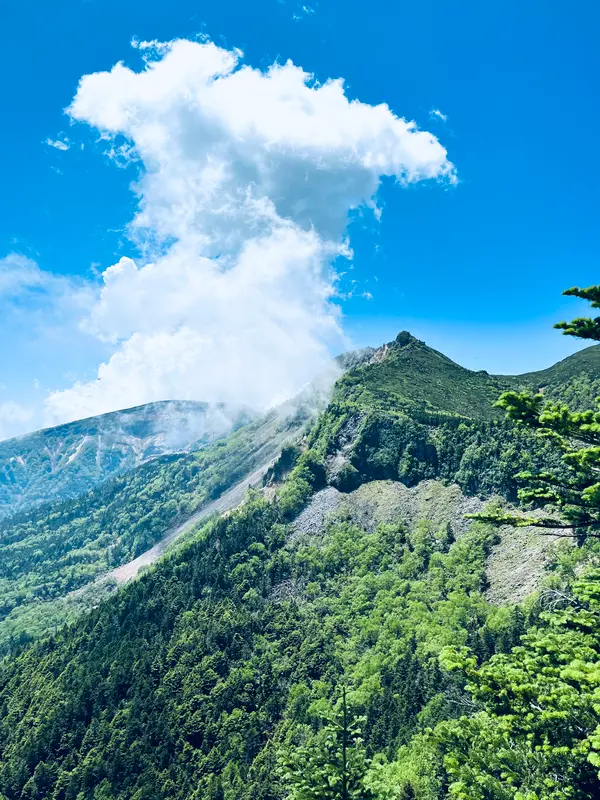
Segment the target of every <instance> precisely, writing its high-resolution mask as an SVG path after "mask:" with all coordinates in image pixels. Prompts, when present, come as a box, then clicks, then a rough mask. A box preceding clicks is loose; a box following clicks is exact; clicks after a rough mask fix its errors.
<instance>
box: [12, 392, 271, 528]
mask: <svg viewBox="0 0 600 800" xmlns="http://www.w3.org/2000/svg"><path fill="white" fill-rule="evenodd" d="M257 416H258V415H257V414H255V413H254V412H252V411H251V410H250V409H243V408H233V407H228V406H226V405H225V404H217V405H214V404H213V405H209V404H208V403H194V402H172V401H170V402H164V403H149V404H148V405H145V406H139V407H138V408H129V409H126V410H124V411H115V412H113V413H111V414H103V415H102V416H99V417H91V418H89V419H84V420H79V421H77V422H70V423H68V424H67V425H59V426H58V427H56V428H48V429H46V430H43V431H38V432H36V433H31V434H29V435H27V436H20V437H19V438H17V439H8V440H6V441H3V442H0V517H2V516H7V515H9V514H12V513H14V512H15V510H25V509H27V508H30V507H32V506H35V505H39V504H40V503H43V502H47V501H50V500H56V499H66V498H72V497H76V496H78V495H80V494H82V493H84V492H87V491H89V490H90V489H93V488H94V487H95V486H98V485H99V484H101V483H103V482H104V481H105V480H107V479H108V478H111V477H114V476H117V475H120V474H123V473H125V472H127V471H128V470H130V469H134V468H135V467H138V466H140V465H141V464H144V463H146V462H148V461H150V460H152V459H153V458H157V457H159V456H162V455H166V454H169V453H182V452H187V451H190V450H198V449H199V448H200V447H201V446H203V445H205V444H207V443H209V442H212V441H214V440H215V439H218V438H221V437H223V436H226V435H227V434H228V433H230V432H231V431H232V430H236V429H237V428H239V427H241V426H242V425H245V424H246V423H248V422H250V421H251V420H252V419H256V418H257Z"/></svg>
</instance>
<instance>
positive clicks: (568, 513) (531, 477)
mask: <svg viewBox="0 0 600 800" xmlns="http://www.w3.org/2000/svg"><path fill="white" fill-rule="evenodd" d="M564 294H565V295H570V296H574V297H579V298H581V299H584V300H588V301H589V302H590V303H591V307H592V308H600V285H598V286H589V287H588V288H587V289H580V288H578V287H573V288H572V289H567V291H565V292H564ZM554 327H555V328H558V329H559V330H562V331H563V333H564V334H565V335H566V336H575V337H577V338H580V339H591V340H593V341H598V342H600V317H595V318H589V317H578V318H576V319H573V320H572V321H571V322H559V323H557V324H556V325H555V326H554ZM496 405H497V406H498V407H500V408H503V409H504V410H505V411H506V415H507V417H508V418H509V419H511V420H513V421H515V422H516V423H517V424H520V425H526V426H528V427H530V428H533V429H534V430H535V431H536V432H537V433H538V434H539V435H540V436H542V437H546V438H548V439H552V440H553V441H554V442H555V443H556V445H557V446H558V447H559V448H560V449H561V450H562V462H563V465H564V468H563V469H562V470H560V471H556V472H551V471H545V472H536V473H534V472H521V473H518V474H517V475H516V476H515V478H516V479H517V480H518V481H519V483H520V484H521V488H520V489H519V492H518V496H519V499H520V500H521V501H522V502H523V503H525V504H526V505H528V506H529V507H530V508H538V509H539V508H547V510H548V511H549V512H550V513H549V514H548V515H547V516H537V515H536V516H530V515H515V514H508V513H506V512H504V511H502V510H501V509H498V510H495V511H494V512H492V513H487V514H486V513H483V514H475V515H472V517H473V518H476V519H479V520H483V521H486V522H493V523H496V524H502V523H510V524H513V525H517V526H520V527H522V526H535V527H538V528H548V529H551V530H552V533H549V534H548V535H555V536H556V535H558V536H567V537H576V538H577V539H579V540H582V539H585V538H587V537H600V398H597V408H595V409H589V410H586V411H582V412H573V411H571V410H570V409H569V407H568V406H567V405H565V404H564V403H560V402H551V401H546V400H545V398H544V395H543V392H542V391H540V392H539V393H538V394H531V393H529V392H514V391H512V392H505V393H504V394H502V395H501V396H500V398H499V400H498V401H497V403H496Z"/></svg>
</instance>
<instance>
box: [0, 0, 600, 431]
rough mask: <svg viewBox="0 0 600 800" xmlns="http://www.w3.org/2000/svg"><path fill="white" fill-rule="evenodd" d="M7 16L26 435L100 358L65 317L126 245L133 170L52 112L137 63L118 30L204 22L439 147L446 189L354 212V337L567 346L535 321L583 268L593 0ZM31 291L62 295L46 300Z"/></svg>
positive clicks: (2, 215)
mask: <svg viewBox="0 0 600 800" xmlns="http://www.w3.org/2000/svg"><path fill="white" fill-rule="evenodd" d="M3 16H4V24H3V26H2V29H1V31H0V39H1V47H0V59H1V61H2V64H1V67H0V74H2V83H3V92H2V93H3V103H4V119H5V124H4V125H3V126H2V127H1V129H0V148H1V152H2V153H3V164H2V175H3V180H2V191H1V192H0V204H1V208H0V258H1V257H3V256H5V255H7V254H8V253H11V252H12V253H15V252H16V253H18V254H20V255H22V256H26V257H27V258H29V259H31V260H32V261H33V262H35V263H36V264H37V265H38V266H39V268H40V269H41V270H42V271H43V272H44V275H45V276H46V277H45V278H44V282H42V284H40V285H41V286H42V285H43V288H42V289H40V291H41V292H42V294H43V295H44V298H45V299H42V301H40V298H39V297H38V296H37V294H36V291H28V292H27V293H26V296H21V297H15V296H14V295H12V296H11V297H9V298H6V297H5V298H2V296H0V305H1V304H3V303H4V310H3V321H0V327H1V328H2V330H1V331H0V332H1V333H2V336H3V339H4V341H5V342H7V341H8V342H10V346H9V347H7V348H3V350H2V353H1V354H0V369H1V374H0V384H1V385H2V388H1V390H0V404H1V403H12V402H14V403H18V404H19V405H20V406H23V407H27V408H31V409H33V411H31V414H32V415H33V416H30V417H29V419H28V421H25V420H24V419H23V422H22V424H23V425H24V426H25V427H27V426H28V425H29V426H31V425H33V424H34V422H35V423H37V421H38V419H41V417H39V414H40V413H41V412H40V411H39V408H41V407H42V405H41V404H43V402H44V398H45V397H46V395H47V393H48V392H52V391H57V390H64V389H68V387H70V386H71V385H72V384H73V383H75V382H80V383H81V382H85V381H93V380H95V379H96V376H97V370H98V365H99V363H100V362H102V361H103V360H104V361H106V360H107V359H109V358H110V357H111V355H112V354H113V353H114V350H115V343H114V337H113V339H112V340H111V341H108V339H110V337H109V336H107V335H89V333H88V335H82V336H79V335H73V332H72V330H73V329H72V327H70V325H71V322H70V321H71V320H72V318H74V317H75V316H76V315H77V311H76V309H75V310H74V307H77V305H78V303H80V302H81V304H82V307H83V306H85V304H86V300H85V297H84V295H85V292H86V291H88V289H90V291H91V290H93V287H94V282H95V281H96V282H97V281H98V280H99V277H98V276H99V275H100V273H101V272H102V271H103V270H105V269H106V268H107V267H108V266H110V265H111V264H114V263H115V262H117V261H118V260H119V258H121V257H122V256H131V257H133V258H136V257H138V258H139V252H138V247H137V246H136V243H134V242H133V241H132V240H131V237H130V235H128V229H127V225H128V224H129V223H130V221H131V219H132V218H133V216H134V214H135V212H136V208H137V203H138V199H137V198H136V196H135V194H134V193H132V191H131V188H130V187H131V183H132V181H134V180H135V178H136V174H137V173H136V169H137V167H136V165H135V164H133V165H130V166H129V167H128V168H126V169H123V168H121V169H120V168H118V167H117V166H115V163H114V161H111V160H110V159H109V158H107V157H106V155H105V153H106V147H105V142H100V143H99V142H98V131H97V130H96V129H94V127H93V126H91V125H89V124H87V125H86V124H82V123H79V124H75V125H73V124H71V122H70V120H69V118H68V117H67V116H66V115H65V114H64V111H63V110H64V109H65V108H66V107H67V106H68V105H69V104H70V103H71V102H72V100H73V97H74V95H75V92H76V90H77V85H78V81H79V79H80V78H81V76H83V75H86V74H89V73H94V72H98V71H101V70H109V69H111V68H112V67H113V65H114V64H115V63H116V62H118V61H124V62H125V63H126V64H127V65H130V66H131V67H132V68H133V69H135V70H139V69H140V68H141V61H140V53H139V51H136V50H134V49H132V48H131V47H130V41H131V40H132V37H136V38H137V39H138V40H140V41H143V40H158V41H163V42H167V41H170V40H173V39H175V38H179V37H183V38H190V39H193V38H194V37H195V36H197V35H198V34H204V35H205V36H208V37H210V39H211V40H212V41H213V42H215V43H216V44H217V45H219V46H220V47H221V48H223V49H225V50H232V48H240V49H241V50H242V51H243V53H244V61H245V62H246V63H247V64H249V65H251V66H253V67H255V68H258V69H262V70H264V69H266V68H267V67H268V66H269V65H271V64H272V63H273V62H275V61H279V62H281V63H283V62H285V61H286V60H287V59H291V60H292V61H293V62H294V64H295V65H298V66H300V67H302V68H303V69H304V70H305V71H307V72H311V73H314V75H315V77H316V79H317V80H318V81H321V82H324V81H326V80H327V79H328V78H336V77H342V78H343V79H344V81H345V85H346V94H347V96H348V98H349V99H353V98H359V99H360V101H362V102H363V103H365V104H369V105H377V104H379V103H383V102H385V103H387V104H388V106H389V107H390V109H391V110H392V111H393V112H394V113H395V114H396V115H397V116H399V117H403V118H405V119H408V120H415V121H416V123H417V124H418V126H419V128H421V129H423V130H427V131H430V132H431V133H432V134H434V136H436V137H437V138H438V139H439V141H440V143H441V145H443V147H444V148H445V149H446V150H447V155H448V159H449V160H450V161H451V162H452V164H453V165H454V166H455V168H456V174H457V176H458V182H457V183H456V184H455V185H453V184H451V183H448V182H446V183H444V184H441V183H439V182H436V181H418V182H415V183H414V184H412V185H409V186H408V187H405V188H399V187H398V186H397V185H395V181H394V180H393V179H391V178H384V179H383V184H382V186H381V189H380V192H379V201H378V202H379V205H380V207H381V208H382V215H381V219H380V220H379V221H377V220H376V219H374V218H373V216H372V215H368V214H367V215H358V219H355V220H354V221H353V222H352V224H351V226H350V244H351V246H352V249H353V251H354V257H353V259H352V262H351V263H348V264H347V266H346V267H344V269H343V270H341V271H345V272H346V275H345V276H344V277H343V278H342V280H341V282H340V284H339V287H340V289H341V293H342V295H343V296H342V297H341V298H338V299H337V300H336V303H338V304H339V305H340V306H341V308H342V312H343V315H344V318H343V328H344V331H345V333H346V334H347V336H348V337H349V338H350V339H351V340H352V342H353V343H355V344H357V345H364V344H378V343H379V342H381V341H385V340H389V339H390V338H392V337H393V336H395V334H396V333H397V332H398V330H400V329H404V328H408V329H409V330H411V331H412V332H413V333H415V334H416V335H417V336H419V337H421V338H424V339H425V340H426V341H427V342H428V343H430V344H432V345H433V346H435V347H436V348H438V349H441V350H443V351H444V352H446V353H447V354H448V355H450V356H451V357H453V358H454V359H455V360H457V361H459V362H460V363H462V364H464V365H465V366H469V367H472V368H475V369H483V368H485V369H487V370H488V371H490V372H519V371H525V370H529V369H537V368H542V367H544V366H547V365H548V364H550V363H551V362H553V361H555V360H557V359H559V358H561V357H564V356H565V355H567V354H569V353H570V352H572V351H573V350H574V349H576V348H577V346H578V345H577V343H575V342H573V341H571V340H569V339H567V338H565V337H561V336H560V335H559V334H558V333H557V332H553V331H552V330H551V325H552V323H553V322H554V321H555V320H557V319H561V318H565V317H569V318H570V317H571V316H574V315H575V314H576V313H579V312H580V311H581V310H582V308H581V307H580V306H579V305H578V304H577V303H576V302H575V301H573V300H569V299H566V298H562V297H561V294H560V293H561V291H562V290H563V289H564V288H566V287H568V286H571V285H573V284H579V285H588V284H590V283H594V282H597V280H598V273H597V269H595V267H596V265H597V262H598V253H599V244H600V242H599V227H598V211H599V201H598V192H597V187H596V184H597V179H598V176H597V173H598V159H597V155H596V144H595V140H596V138H597V134H596V132H597V129H598V122H599V119H598V117H599V115H600V111H599V110H598V103H597V81H598V57H597V53H596V50H597V42H596V32H597V30H598V26H599V24H600V19H599V17H600V10H599V9H598V6H597V4H594V3H591V2H582V3H577V4H574V5H571V6H570V7H569V8H568V9H567V6H566V4H564V3H559V2H548V1H547V0H546V1H545V2H542V1H541V0H540V2H530V1H528V0H526V2H516V0H512V1H511V2H507V3H504V4H501V5H493V4H492V5H490V4H483V3H479V2H464V3H459V4H449V3H447V2H437V1H436V2H428V3H419V4H417V3H414V4H399V3H394V2H391V0H387V1H386V2H383V1H382V0H371V2H369V3H364V2H358V1H357V0H346V2H343V3H342V2H338V0H336V1H335V2H334V1H333V0H332V1H331V2H327V1H326V0H322V2H320V3H318V4H317V3H311V2H310V0H308V2H307V4H306V5H305V4H303V3H302V2H277V1H276V0H258V1H257V2H254V3H252V4H248V3H242V2H237V0H236V1H235V2H234V1H233V0H222V2H220V3H216V4H207V3H205V4H203V3H198V2H194V3H192V2H185V1H181V0H180V1H179V2H177V3H142V2H132V1H131V0H121V1H120V2H119V3H117V2H114V0H103V2H96V0H85V1H84V2H64V1H63V2H57V3H54V4H52V5H49V4H47V3H41V2H22V3H18V4H17V3H11V4H10V6H9V8H8V11H6V10H5V11H4V14H3ZM434 109H438V110H439V111H440V112H441V114H442V115H444V116H445V117H446V119H445V120H444V119H443V118H442V116H440V115H432V114H431V112H432V110H434ZM47 140H51V141H54V142H57V141H66V140H68V141H69V145H70V146H69V149H68V150H61V149H58V148H57V147H56V146H52V145H50V144H46V142H47ZM82 145H83V148H82ZM103 153H104V154H103ZM138 245H139V242H138ZM48 276H52V280H53V281H54V280H55V279H56V281H58V282H56V281H55V283H53V284H52V287H57V288H51V289H50V290H49V289H48V283H47V278H48ZM61 276H66V278H67V280H71V281H75V284H74V285H76V287H77V292H80V293H81V294H82V297H79V295H78V297H77V298H76V299H75V300H73V296H72V295H73V292H72V291H70V292H69V293H68V294H69V297H68V300H67V301H64V302H66V304H67V306H68V308H63V307H61V306H60V303H62V302H63V299H62V298H63V292H62V289H61V288H60V286H61V284H60V279H61ZM79 279H81V280H82V281H83V282H84V283H81V284H78V283H77V281H78V280H79ZM90 287H91V288H90ZM48 292H50V293H52V292H55V293H56V294H57V296H58V297H59V298H60V302H58V301H57V302H56V303H54V305H53V307H52V311H51V312H48V310H47V302H46V300H47V297H46V295H47V294H48ZM7 304H8V305H7ZM48 314H50V317H51V319H48V318H47V315H48ZM82 315H83V312H82ZM83 316H84V315H83ZM63 318H64V319H63ZM63 321H64V322H65V324H64V325H62V322H63ZM88 327H89V326H88ZM130 333H131V331H129V332H128V334H127V335H129V334H130ZM119 335H120V334H119ZM334 346H335V345H334ZM280 355H281V354H280ZM155 391H158V392H160V386H159V387H158V388H156V387H155ZM170 391H171V392H172V391H173V388H172V386H171V387H170ZM190 391H192V390H191V389H190ZM134 395H135V393H134ZM134 399H135V397H134ZM198 399H204V398H198ZM123 402H125V400H124V401H123ZM38 407H39V408H38ZM107 410H108V409H107ZM69 413H72V412H69ZM15 424H16V425H17V427H18V424H19V423H15ZM1 432H2V431H1V429H0V433H1ZM7 432H12V430H9V428H7Z"/></svg>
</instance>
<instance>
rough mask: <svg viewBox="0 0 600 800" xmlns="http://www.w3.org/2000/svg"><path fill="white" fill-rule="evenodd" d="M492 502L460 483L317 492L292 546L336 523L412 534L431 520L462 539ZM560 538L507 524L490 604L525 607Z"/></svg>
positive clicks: (490, 573)
mask: <svg viewBox="0 0 600 800" xmlns="http://www.w3.org/2000/svg"><path fill="white" fill-rule="evenodd" d="M487 502H488V501H486V500H482V499H481V498H478V497H468V496H466V495H464V494H463V492H462V491H461V489H460V487H459V486H457V485H456V484H453V485H451V486H446V485H445V484H443V483H441V482H440V481H435V480H429V481H422V482H421V483H419V484H418V485H417V486H413V487H407V486H405V485H404V484H402V483H399V482H398V481H372V482H370V483H364V484H362V486H360V487H359V488H358V489H356V490H355V491H353V492H350V493H348V494H344V493H342V492H340V491H338V490H337V489H335V488H334V487H332V486H328V487H327V488H326V489H322V490H321V491H320V492H317V493H316V494H315V495H314V496H313V498H312V499H311V501H310V502H309V503H308V505H307V506H306V508H305V509H304V510H303V511H302V512H301V513H300V514H299V515H298V517H297V518H296V520H295V521H294V523H293V526H292V534H291V536H290V539H289V544H290V545H296V544H308V543H311V542H315V541H316V540H319V539H322V538H323V537H325V536H326V535H327V527H328V525H329V524H330V523H332V522H335V521H336V520H339V519H341V518H346V519H350V520H351V521H352V522H354V523H356V524H357V525H358V526H359V527H361V528H363V529H364V530H366V531H372V530H374V529H375V528H376V527H377V525H379V524H380V523H393V522H398V521H399V522H401V523H402V524H403V525H405V526H406V527H407V528H408V529H409V530H410V529H411V528H413V527H414V526H415V525H416V524H417V523H419V522H421V521H423V520H427V521H429V522H432V523H433V524H434V525H435V526H441V525H442V524H444V523H449V524H450V527H451V529H452V533H453V535H454V537H455V538H456V539H460V537H461V536H463V535H464V534H465V533H466V532H467V531H468V529H469V527H470V526H471V524H472V521H471V520H470V519H467V515H468V514H476V513H478V512H479V511H481V510H482V509H483V508H484V506H485V505H486V503H487ZM556 541H557V537H556V536H544V535H541V534H540V532H539V531H538V530H537V529H535V528H514V527H512V526H509V525H506V526H503V527H502V528H500V529H499V531H498V542H497V543H496V544H495V545H494V547H493V548H492V551H491V553H490V556H489V559H488V565H487V570H486V574H487V579H488V588H487V591H486V597H487V599H488V600H489V601H490V602H491V603H494V604H498V605H502V604H511V603H520V602H521V601H522V600H524V599H525V598H526V597H527V596H528V595H530V594H531V593H532V592H534V591H536V590H537V589H538V588H539V587H540V585H541V584H542V582H543V580H544V578H545V577H546V575H547V574H548V573H547V566H548V563H549V562H550V560H551V557H552V552H553V548H554V545H555V543H556Z"/></svg>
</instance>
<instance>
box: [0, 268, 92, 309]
mask: <svg viewBox="0 0 600 800" xmlns="http://www.w3.org/2000/svg"><path fill="white" fill-rule="evenodd" d="M94 296H95V292H94V289H93V287H92V286H90V285H89V284H88V283H87V282H85V281H84V280H83V279H79V278H68V277H66V276H64V275H57V274H56V273H53V272H48V271H47V270H42V269H40V267H39V266H38V264H37V263H36V262H35V261H34V260H33V259H31V258H28V257H27V256H24V255H22V254H21V253H9V254H8V255H7V256H5V257H4V258H0V312H1V313H2V314H4V315H5V314H8V313H10V312H11V311H12V310H14V309H15V301H19V303H20V304H22V305H24V306H25V307H26V308H27V310H28V312H30V313H33V312H34V311H35V310H36V309H39V308H48V306H52V307H53V308H55V309H58V308H59V307H60V308H61V309H62V310H63V311H66V310H67V309H70V310H71V311H73V312H79V314H81V313H82V312H83V311H87V310H88V309H90V308H91V307H92V305H93V301H94ZM17 307H18V306H17Z"/></svg>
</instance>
